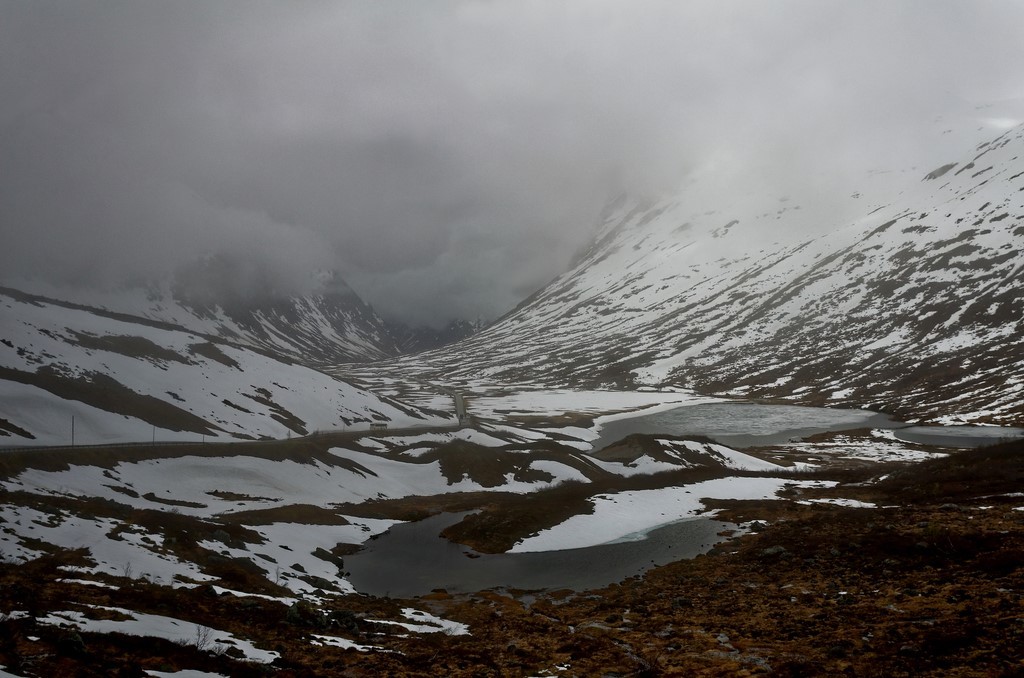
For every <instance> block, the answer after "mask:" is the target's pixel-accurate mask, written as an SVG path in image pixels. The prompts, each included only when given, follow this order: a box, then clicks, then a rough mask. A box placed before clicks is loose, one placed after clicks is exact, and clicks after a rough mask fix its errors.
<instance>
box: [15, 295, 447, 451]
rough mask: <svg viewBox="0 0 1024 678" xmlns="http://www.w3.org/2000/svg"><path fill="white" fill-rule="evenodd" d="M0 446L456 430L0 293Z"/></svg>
mask: <svg viewBox="0 0 1024 678" xmlns="http://www.w3.org/2000/svg"><path fill="white" fill-rule="evenodd" d="M0 321H2V323H0V326H2V328H3V333H2V336H0V445H4V446H9V445H20V444H67V443H69V442H71V429H72V418H73V419H74V427H75V435H76V442H77V443H78V444H83V443H102V442H127V441H133V440H134V441H138V440H149V439H150V438H151V437H156V438H158V439H160V440H187V441H198V440H200V439H202V438H241V439H257V438H264V437H271V438H283V437H285V436H289V435H292V434H296V435H304V434H306V433H309V432H312V431H315V430H323V429H344V428H367V427H368V426H369V424H370V423H371V422H374V421H380V422H391V424H392V425H398V426H405V425H413V424H419V425H422V424H444V423H448V420H447V418H446V416H445V415H444V414H443V413H439V412H425V411H422V410H418V409H416V408H412V407H409V406H405V405H402V404H401V403H399V402H397V401H394V400H391V399H387V398H382V397H379V396H377V395H374V394H371V393H369V392H367V391H365V390H362V389H359V388H356V387H355V386H352V385H351V384H348V383H346V382H344V381H341V380H339V379H335V378H332V377H329V376H327V375H326V374H323V373H321V372H318V371H316V370H314V369H311V368H309V367H305V366H302V365H298V364H295V363H292V362H287V361H286V360H285V359H283V358H278V357H273V356H272V355H270V354H268V353H266V352H258V351H255V350H252V349H249V348H246V347H244V346H242V345H239V344H230V343H226V342H223V341H220V340H218V339H217V338H215V337H212V336H209V335H203V334H200V333H197V332H193V331H187V330H184V329H182V328H180V327H177V326H175V325H170V324H167V323H163V322H157V321H152V320H150V321H145V320H141V319H139V318H136V317H131V316H127V315H119V314H116V313H111V312H106V311H101V310H98V309H92V308H88V307H83V306H79V305H75V304H70V303H62V302H57V301H53V300H47V299H44V298H42V297H35V296H31V295H27V294H23V293H20V292H17V291H15V290H10V289H0Z"/></svg>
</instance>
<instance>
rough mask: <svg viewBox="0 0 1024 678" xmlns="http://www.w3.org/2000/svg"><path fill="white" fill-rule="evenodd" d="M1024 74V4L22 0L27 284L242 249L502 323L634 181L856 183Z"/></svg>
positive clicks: (369, 291)
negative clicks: (707, 178)
mask: <svg viewBox="0 0 1024 678" xmlns="http://www.w3.org/2000/svg"><path fill="white" fill-rule="evenodd" d="M1022 64H1024V3H1021V2H1016V1H1014V0H1007V1H1006V2H986V1H984V0H970V1H965V2H943V1H939V0H920V1H918V2H897V1H895V0H880V1H878V2H865V1H858V2H846V1H841V2H840V1H837V2H827V1H822V0H809V1H807V2H789V1H781V2H764V1H762V2H754V1H752V0H751V1H749V2H728V1H725V0H711V1H708V2H694V1H692V0H688V1H687V2H676V1H671V2H645V1H638V0H628V1H627V0H620V1H616V2H611V1H607V0H577V1H569V0H566V1H562V2H552V1H550V0H538V1H534V2H531V1H524V0H510V1H508V2H487V1H483V0H481V1H477V2H427V1H425V0H409V1H407V2H385V1H379V2H370V1H366V2H339V1H337V0H331V1H326V2H314V1H312V0H309V1H303V2H284V1H283V0H282V1H281V2H276V3H272V2H253V1H251V0H245V1H244V2H219V1H216V0H202V1H197V2H189V1H185V0H173V1H165V2H146V1H143V0H124V1H114V0H110V1H105V2H95V1H92V0H64V1H62V2H47V1H45V0H32V1H29V0H13V1H12V0H0V236H2V240H0V266H2V273H0V278H3V277H6V278H8V279H10V278H12V277H24V276H27V275H41V276H45V277H48V278H51V279H56V280H58V281H61V282H71V283H74V284H111V283H113V282H116V281H118V280H120V279H122V278H124V277H125V276H134V277H138V276H144V275H151V274H155V273H160V272H165V271H170V270H173V269H174V268H176V267H178V266H181V265H182V264H184V263H187V262H189V261H192V260H195V259H196V258H197V257H201V256H204V255H208V254H213V253H219V252H226V253H228V254H233V255H236V256H241V257H244V258H245V259H246V260H248V261H251V262H254V263H255V264H256V265H258V266H260V267H263V268H264V269H265V270H266V271H268V272H270V274H271V275H272V276H273V277H274V279H275V280H277V281H278V282H279V285H280V287H281V289H296V290H300V289H302V288H303V287H304V285H306V284H307V281H308V280H309V279H310V272H311V271H312V270H314V269H317V268H329V269H337V270H339V271H341V272H342V273H343V274H344V276H345V277H346V278H347V279H348V280H349V281H350V283H351V284H352V285H353V287H355V288H356V289H357V291H359V292H360V293H361V294H362V295H363V296H364V298H366V299H367V300H368V301H369V302H370V303H372V304H373V305H374V306H375V307H376V308H377V309H378V310H379V311H380V312H382V313H383V314H384V315H386V316H390V317H393V318H399V319H403V320H405V321H408V322H411V323H432V324H437V323H440V322H444V321H447V320H449V319H451V318H453V317H460V316H461V317H468V318H475V317H477V316H483V317H484V318H493V317H495V316H497V315H499V314H500V313H502V312H503V311H505V310H507V309H508V308H509V307H511V306H512V305H514V304H515V303H516V302H518V301H519V300H520V299H522V298H523V297H524V296H526V295H527V294H529V293H530V292H532V291H533V290H535V289H536V288H538V287H539V286H541V285H542V284H543V283H544V282H546V281H547V280H548V279H550V278H552V277H553V276H555V275H557V274H558V273H559V272H561V271H562V270H563V269H564V267H565V266H566V264H567V262H568V261H569V260H570V259H571V257H572V255H573V253H574V252H575V251H577V250H578V249H579V248H580V247H582V246H583V245H584V244H585V243H586V241H587V238H588V236H589V234H590V233H591V232H592V229H593V226H594V220H595V218H596V216H597V214H598V213H599V212H600V210H601V208H602V207H603V206H604V204H605V203H606V201H608V200H609V199H610V198H612V197H615V196H616V195H618V194H619V193H621V192H622V191H628V192H632V193H637V194H644V195H657V194H660V193H663V192H665V191H671V190H672V189H673V187H675V186H677V185H678V184H679V183H680V182H681V181H682V180H683V179H684V177H685V176H686V174H687V173H688V172H691V171H693V170H697V169H699V168H701V167H704V166H706V165H707V164H708V163H709V162H712V161H720V160H721V159H722V158H728V159H729V162H730V163H732V164H733V165H734V166H742V167H744V168H747V174H748V177H753V178H754V179H753V180H754V181H757V180H759V179H758V177H763V179H764V181H766V182H783V183H786V182H789V183H799V182H801V181H804V180H806V181H812V180H813V181H819V182H823V188H822V190H823V191H825V192H826V194H827V191H828V190H832V189H833V188H834V189H835V190H837V191H839V192H843V191H844V190H845V189H846V188H847V187H846V186H844V185H843V182H844V181H846V178H847V177H848V175H849V174H850V173H851V172H856V171H861V170H862V169H863V168H864V167H866V166H872V165H874V166H885V165H886V164H887V163H898V162H903V159H904V158H907V157H914V155H915V153H926V152H927V151H928V149H929V147H930V146H929V143H930V142H929V140H928V138H927V135H925V134H923V133H921V130H923V129H924V127H925V126H926V125H925V123H927V122H929V121H933V120H934V119H935V117H936V116H937V115H943V114H946V113H948V112H951V111H953V110H954V109H956V110H959V111H960V112H961V113H962V112H963V111H964V110H972V109H973V107H974V106H975V105H978V104H983V103H990V102H1000V101H1003V100H1007V99H1020V98H1022V97H1024V68H1022V67H1021V65H1022ZM769 160H770V162H769ZM768 168H770V169H768ZM822 177H826V178H828V180H827V181H823V180H822ZM845 192H847V193H848V191H845Z"/></svg>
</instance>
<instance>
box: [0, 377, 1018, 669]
mask: <svg viewBox="0 0 1024 678" xmlns="http://www.w3.org/2000/svg"><path fill="white" fill-rule="evenodd" d="M611 398H612V397H611V396H609V395H607V394H600V393H594V394H591V395H589V396H581V395H579V394H571V393H563V394H559V393H548V394H540V393H538V394H533V395H530V394H525V395H523V394H520V395H517V396H512V395H508V394H499V393H495V394H492V395H490V396H479V397H478V398H477V399H476V401H475V404H474V405H475V412H476V413H477V415H478V418H477V419H476V421H475V424H474V426H473V427H467V428H464V429H460V430H455V431H430V432H411V431H394V432H391V434H386V433H379V432H377V433H372V434H371V433H366V434H360V435H358V436H356V435H351V434H347V435H345V436H342V437H340V438H331V437H330V436H322V437H313V438H305V439H296V440H289V441H278V442H262V443H239V444H237V445H235V446H205V449H203V450H200V451H198V452H197V450H195V449H183V448H181V447H167V448H160V447H159V446H156V447H145V446H139V447H135V448H125V449H124V450H120V451H119V450H110V449H104V450H93V451H90V452H89V453H88V454H81V455H80V456H75V455H76V453H75V452H69V451H55V452H53V453H50V454H41V455H39V456H36V457H31V455H26V454H24V453H17V454H15V453H9V454H7V455H6V456H5V457H3V458H0V462H2V464H0V519H2V522H0V548H2V549H3V551H4V558H3V562H0V676H2V675H5V674H7V675H15V676H50V675H61V674H63V675H84V676H110V675H126V676H143V675H153V676H163V675H179V676H181V677H182V678H185V676H201V675H214V676H216V675H221V676H248V675H252V676H260V675H276V676H320V675H340V676H376V675H393V676H402V675H416V676H429V675H452V676H482V675H495V676H497V675H523V676H629V675H640V676H655V675H685V676H692V675H698V676H699V675H709V676H715V675H722V676H726V675H730V676H731V675H748V674H760V673H765V674H767V673H771V674H773V675H783V676H789V675H794V676H795V675H851V676H900V675H905V676H919V675H934V676H993V675H995V676H998V675H1006V676H1009V675H1020V674H1021V673H1022V672H1024V650H1022V649H1021V648H1022V647H1024V599H1022V594H1024V441H1017V442H1012V443H1004V444H1002V445H999V446H995V447H988V448H981V449H978V450H973V451H957V452H953V453H950V454H943V453H939V452H938V451H937V450H936V449H935V448H929V447H927V446H924V445H920V444H915V443H908V442H904V441H899V440H896V439H895V438H894V437H893V436H892V434H891V432H889V431H885V430H877V429H870V428H865V429H854V430H846V431H843V432H841V433H822V434H819V435H816V436H812V437H810V438H808V439H806V440H805V441H804V442H799V443H793V442H789V443H784V444H778V445H769V446H763V447H760V448H757V449H748V450H744V451H742V452H741V451H738V450H734V449H730V448H727V447H724V446H722V445H718V444H715V443H712V442H711V441H709V440H706V439H703V440H702V439H699V438H685V437H678V436H667V435H632V436H629V437H627V438H626V439H624V440H623V441H620V442H619V443H616V444H615V445H612V446H610V447H607V448H605V449H603V450H600V451H598V452H594V451H589V452H588V451H587V448H588V447H589V442H590V441H593V440H594V439H595V438H596V437H597V427H596V426H595V420H600V421H604V422H607V421H611V420H614V419H615V418H616V417H620V416H622V413H623V412H624V411H629V410H636V409H637V408H643V407H647V408H655V409H656V408H667V407H670V406H673V405H675V404H679V403H680V402H690V403H691V404H693V402H694V399H693V398H692V396H690V395H688V394H682V393H677V394H654V393H648V394H634V395H632V396H630V398H631V399H632V400H631V401H630V402H629V403H627V406H625V407H623V408H622V410H621V411H619V413H618V414H610V409H611V408H610V407H609V403H610V402H611V400H610V399H611ZM570 405H572V406H571V407H570ZM609 415H610V416H609ZM200 452H201V453H200ZM169 479H171V480H170V482H169ZM441 511H475V513H472V514H468V515H467V516H466V517H465V518H464V519H463V520H461V521H460V522H458V523H456V524H455V525H453V526H451V527H450V528H448V529H447V530H446V531H445V533H444V534H445V535H446V536H447V537H448V538H449V539H452V540H453V541H455V542H458V543H461V544H464V545H467V550H466V554H467V555H469V556H470V557H471V558H474V557H477V554H479V553H488V552H490V553H500V552H505V551H509V550H511V551H532V550H544V549H552V548H554V549H558V548H566V547H567V546H574V545H575V546H587V545H588V544H597V543H601V542H603V541H607V540H610V539H616V538H618V537H622V536H626V535H634V534H635V533H637V532H642V531H644V530H646V529H650V528H653V527H656V526H657V525H659V524H662V523H664V522H669V521H672V520H679V519H688V518H695V517H699V516H710V515H714V516H715V519H716V520H720V521H724V522H727V523H732V524H734V525H736V526H737V527H736V529H735V530H731V531H730V534H729V535H728V536H729V537H730V538H728V539H726V540H724V541H722V542H720V543H718V544H717V545H715V546H714V547H711V548H710V550H707V551H706V553H704V554H703V555H700V556H697V557H696V558H693V559H689V560H675V561H674V562H667V564H664V565H662V566H660V567H654V568H651V569H648V570H647V571H646V572H645V573H643V574H642V575H639V576H633V577H630V578H628V579H625V580H624V581H621V582H619V583H612V584H609V585H607V586H603V587H599V588H595V589H591V590H586V591H573V590H569V589H562V590H543V591H520V590H508V589H507V588H502V589H493V590H490V591H482V592H476V591H472V590H462V589H459V588H458V587H448V589H447V590H444V589H437V590H434V591H432V592H430V593H426V592H425V594H424V595H421V596H419V597H413V598H407V599H403V598H399V597H397V596H394V597H393V596H387V595H385V596H373V595H365V594H361V593H356V592H355V588H354V587H353V586H352V584H351V583H350V581H349V579H348V573H347V572H346V571H345V570H346V565H345V559H346V558H347V557H349V556H350V555H351V554H352V553H354V552H355V551H356V550H358V549H359V548H360V544H362V543H363V542H365V541H367V540H368V539H372V538H373V537H374V535H378V534H380V533H382V532H384V531H385V530H387V529H388V528H389V527H390V526H392V525H394V524H395V523H396V522H398V521H408V520H418V519H420V518H423V517H426V516H429V515H434V514H436V513H438V512H441ZM573 540H576V541H573ZM577 542H578V543H577ZM469 546H471V547H472V548H473V549H475V550H476V552H477V554H474V553H473V552H472V551H471V550H469V549H468V547H469ZM582 553H586V552H582ZM594 567H595V568H599V567H600V564H599V563H594ZM186 671H187V672H188V673H181V672H186Z"/></svg>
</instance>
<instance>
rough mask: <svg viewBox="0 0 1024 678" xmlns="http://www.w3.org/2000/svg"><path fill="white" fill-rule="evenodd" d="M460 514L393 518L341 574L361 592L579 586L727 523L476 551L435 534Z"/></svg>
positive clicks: (703, 545)
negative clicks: (531, 549)
mask: <svg viewBox="0 0 1024 678" xmlns="http://www.w3.org/2000/svg"><path fill="white" fill-rule="evenodd" d="M466 515H467V513H442V514H440V515H436V516H433V517H431V518H426V519H424V520H421V521H418V522H415V523H403V524H401V525H396V526H394V527H392V528H391V529H390V530H388V531H387V532H385V533H384V534H382V535H379V536H378V537H376V538H375V539H372V540H370V541H368V542H366V544H365V545H364V547H363V549H362V550H360V551H359V552H358V553H356V554H354V555H349V556H345V569H346V570H348V572H349V576H348V580H349V582H351V583H352V585H353V586H354V587H355V588H356V590H357V591H359V592H361V593H369V594H373V595H378V596H384V595H388V596H395V597H409V596H419V595H426V594H427V593H430V592H431V591H432V590H434V589H446V590H447V591H448V592H449V593H456V592H459V593H466V592H472V591H482V590H485V589H490V588H503V589H523V590H527V591H530V590H537V589H563V588H567V589H574V590H577V591H584V590H587V589H593V588H598V587H601V586H606V585H608V584H611V583H613V582H617V581H622V580H623V579H626V578H628V577H631V576H633V575H637V574H641V573H643V572H645V571H646V570H648V569H650V568H651V567H653V566H655V565H664V564H666V563H670V562H673V561H676V560H681V559H683V558H693V557H694V556H696V555H698V554H701V553H705V552H706V551H708V550H709V549H710V548H711V547H712V546H714V545H715V544H717V543H718V542H720V541H722V540H723V539H724V537H720V536H719V535H718V533H719V532H722V531H724V530H730V529H735V527H736V526H735V525H731V524H729V523H723V522H719V521H716V520H711V519H708V518H697V519H693V520H685V521H681V522H676V523H672V524H669V525H665V526H662V527H659V528H657V529H654V530H651V531H650V532H647V533H646V534H645V535H642V536H641V535H635V537H636V540H635V541H626V540H619V541H617V542H613V543H609V544H601V545H599V546H590V547H587V548H580V549H569V550H565V551H543V552H539V553H501V554H496V555H488V554H478V553H476V552H475V551H473V550H472V549H470V548H469V547H467V546H462V545H460V544H453V543H452V542H450V541H448V540H447V539H445V538H443V537H441V536H439V535H440V533H441V530H443V529H444V528H445V527H447V526H448V525H453V524H455V523H456V522H458V521H460V520H462V518H463V517H464V516H466Z"/></svg>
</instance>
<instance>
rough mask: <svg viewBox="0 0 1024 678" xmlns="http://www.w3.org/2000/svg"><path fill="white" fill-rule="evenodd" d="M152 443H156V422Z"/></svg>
mask: <svg viewBox="0 0 1024 678" xmlns="http://www.w3.org/2000/svg"><path fill="white" fill-rule="evenodd" d="M150 444H151V445H156V424H153V442H152V443H150Z"/></svg>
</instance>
